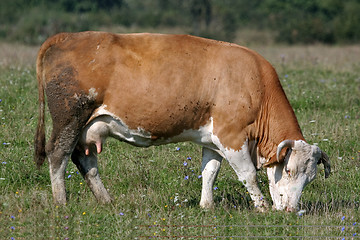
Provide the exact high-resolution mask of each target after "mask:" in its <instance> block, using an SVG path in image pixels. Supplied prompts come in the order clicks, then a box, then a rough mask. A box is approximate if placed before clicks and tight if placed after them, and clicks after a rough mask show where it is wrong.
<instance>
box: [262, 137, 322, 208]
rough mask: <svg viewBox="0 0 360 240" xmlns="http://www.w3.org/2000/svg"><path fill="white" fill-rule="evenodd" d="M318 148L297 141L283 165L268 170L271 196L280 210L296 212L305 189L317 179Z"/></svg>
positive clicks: (319, 154) (319, 153) (319, 152)
mask: <svg viewBox="0 0 360 240" xmlns="http://www.w3.org/2000/svg"><path fill="white" fill-rule="evenodd" d="M320 156H321V151H320V149H319V148H318V147H316V146H312V145H310V144H307V143H306V142H304V141H295V145H294V148H293V149H292V150H291V151H289V152H288V154H287V156H286V157H285V160H284V162H283V163H281V164H278V165H276V166H274V167H272V168H268V169H267V174H268V178H269V187H270V194H271V197H272V199H273V202H274V207H275V208H276V209H278V210H283V209H285V210H292V211H293V210H296V208H297V204H298V202H299V200H300V197H301V194H302V191H303V189H304V187H305V186H306V185H307V184H308V183H310V182H311V181H312V180H314V179H315V177H316V171H317V161H318V159H319V158H320Z"/></svg>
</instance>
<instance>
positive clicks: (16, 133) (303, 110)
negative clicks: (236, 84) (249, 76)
mask: <svg viewBox="0 0 360 240" xmlns="http://www.w3.org/2000/svg"><path fill="white" fill-rule="evenodd" d="M254 48H255V49H256V50H258V51H259V52H260V53H261V54H263V55H264V56H265V57H266V58H267V59H268V60H269V61H270V62H271V63H273V65H274V66H275V67H276V69H277V71H278V73H279V76H280V79H281V83H282V85H283V87H284V89H285V91H286V93H287V96H288V98H289V100H290V102H291V104H292V106H293V107H294V110H295V113H296V115H297V117H298V120H299V123H300V125H301V127H302V130H303V133H304V135H305V138H306V139H307V141H309V142H310V143H316V144H318V145H319V147H320V148H321V149H322V150H324V151H325V152H326V153H327V154H328V155H329V157H330V159H331V163H332V175H331V176H330V178H328V179H326V180H325V179H324V171H323V167H322V166H321V167H320V168H319V174H318V176H317V178H316V180H315V181H314V182H312V183H311V184H310V185H309V186H307V187H306V188H305V190H304V193H303V195H302V198H301V202H300V208H301V209H303V210H306V213H304V214H301V216H299V215H298V214H293V213H291V214H289V213H284V212H278V211H269V212H267V213H257V212H256V211H255V209H254V208H253V206H252V203H251V202H250V197H249V196H248V194H247V193H246V189H245V188H244V187H243V186H242V185H241V184H240V183H239V182H238V181H237V180H236V177H235V174H234V172H233V170H232V169H231V168H230V167H229V165H228V163H227V162H224V164H223V166H222V169H221V171H220V174H219V176H218V179H217V182H216V184H215V185H216V187H217V190H215V201H216V208H215V209H214V210H209V211H205V210H202V209H200V208H199V207H198V203H199V201H200V191H201V178H199V175H200V174H201V173H200V163H201V149H200V147H199V146H197V145H194V144H190V143H179V144H172V145H166V146H159V147H150V148H146V149H144V148H135V147H132V146H129V145H127V144H124V143H120V142H117V141H115V140H109V141H108V143H107V144H106V146H105V148H104V152H103V153H102V154H101V155H100V156H99V158H100V159H99V165H100V173H101V176H102V179H103V182H104V184H105V186H106V187H107V188H109V190H110V193H111V194H112V196H113V197H114V199H115V201H114V203H113V204H111V205H100V204H98V203H97V202H96V201H95V199H94V197H93V196H92V194H91V192H90V190H89V189H88V188H87V187H86V186H85V185H86V184H85V182H84V180H83V179H82V177H81V176H80V175H79V174H78V173H77V169H76V168H75V166H74V165H73V164H72V163H69V165H68V168H67V173H66V185H67V191H68V199H69V202H68V204H67V205H66V206H63V207H59V206H56V205H54V204H53V203H52V196H51V186H50V179H49V174H48V165H47V164H45V166H43V168H42V169H41V170H40V171H37V170H36V168H35V165H34V164H33V162H32V157H33V135H34V130H35V126H36V120H37V84H36V79H35V69H34V60H35V56H36V51H37V48H29V47H25V46H18V45H16V46H15V45H12V44H0V49H3V51H0V59H2V61H0V86H1V88H0V99H1V101H0V128H1V130H0V239H11V238H14V239H134V238H137V239H145V238H149V237H150V236H152V237H159V238H160V237H161V238H167V237H168V236H177V237H174V238H178V239H180V238H184V239H197V238H200V237H202V238H209V239H214V238H217V239H230V238H231V236H232V238H241V239H246V238H247V237H248V238H250V237H252V238H256V237H255V236H266V237H267V238H270V239H272V238H291V237H294V238H295V237H303V238H304V239H307V238H306V237H309V236H318V237H317V238H322V239H327V238H326V236H337V237H339V238H338V239H343V238H344V237H346V239H351V238H356V237H358V235H355V236H354V234H355V233H356V234H357V233H360V229H359V228H360V227H359V225H358V222H359V221H360V210H359V205H360V196H359V192H360V171H359V169H360V111H359V109H360V59H359V57H358V56H359V53H360V46H344V47H340V46H334V47H330V46H309V47H305V46H302V47H301V46H296V47H283V46H274V47H257V46H254ZM47 119H48V121H47V127H48V130H47V135H49V133H50V130H51V129H50V124H51V123H50V121H49V117H48V118H47ZM178 148H179V149H178ZM190 158H191V159H190ZM184 163H186V164H184ZM259 179H260V180H261V183H260V187H261V189H262V191H263V192H264V193H265V195H266V197H267V198H268V200H269V201H270V196H269V192H268V185H267V179H266V175H265V171H264V170H261V171H259ZM257 238H259V237H257Z"/></svg>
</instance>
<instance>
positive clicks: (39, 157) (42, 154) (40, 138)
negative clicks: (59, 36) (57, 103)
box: [34, 47, 46, 168]
mask: <svg viewBox="0 0 360 240" xmlns="http://www.w3.org/2000/svg"><path fill="white" fill-rule="evenodd" d="M44 53H45V50H44V48H43V47H41V48H40V51H39V54H38V58H37V60H36V77H37V81H38V91H39V119H38V124H37V128H36V133H35V141H34V147H35V156H34V161H35V164H36V166H37V167H38V168H40V166H41V165H42V164H43V163H44V161H45V158H46V151H45V142H46V140H45V93H44V79H43V77H44V76H43V57H44Z"/></svg>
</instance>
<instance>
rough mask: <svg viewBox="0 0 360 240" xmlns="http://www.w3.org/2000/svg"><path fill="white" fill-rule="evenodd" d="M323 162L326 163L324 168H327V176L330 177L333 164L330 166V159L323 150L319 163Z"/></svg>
mask: <svg viewBox="0 0 360 240" xmlns="http://www.w3.org/2000/svg"><path fill="white" fill-rule="evenodd" d="M320 163H323V164H324V170H325V178H328V177H329V176H330V173H331V166H330V160H329V157H328V155H327V154H326V153H324V152H323V151H321V158H320V159H319V161H318V164H320Z"/></svg>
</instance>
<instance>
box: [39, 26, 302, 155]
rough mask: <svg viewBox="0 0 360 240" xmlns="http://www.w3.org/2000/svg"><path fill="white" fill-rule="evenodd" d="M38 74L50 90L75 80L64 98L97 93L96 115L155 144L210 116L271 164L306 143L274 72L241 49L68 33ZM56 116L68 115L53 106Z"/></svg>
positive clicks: (223, 135)
mask: <svg viewBox="0 0 360 240" xmlns="http://www.w3.org/2000/svg"><path fill="white" fill-rule="evenodd" d="M40 65H41V66H40ZM38 69H39V70H40V73H38V74H40V78H41V79H42V81H44V83H45V86H48V84H49V83H50V82H51V80H52V79H56V78H57V76H64V75H66V74H72V77H71V78H68V80H69V81H72V82H66V83H64V84H63V85H62V86H61V87H62V88H64V89H67V88H69V89H70V90H64V92H65V93H71V94H73V93H74V94H73V95H76V94H80V95H82V96H83V95H84V93H89V91H90V89H92V88H93V89H95V92H96V94H97V95H96V98H95V99H94V101H95V104H93V105H89V106H93V107H92V108H91V109H92V110H91V111H96V108H97V107H99V106H100V105H106V110H108V111H110V112H111V113H113V114H114V115H116V116H117V117H119V118H120V119H121V120H122V121H123V122H124V123H125V124H126V125H127V126H128V127H129V128H132V129H137V128H139V127H140V128H142V129H143V130H145V131H147V132H149V133H151V135H152V139H154V140H155V139H157V138H168V137H172V136H175V135H178V134H180V133H181V132H183V131H184V130H186V129H198V128H199V127H200V126H203V125H205V124H206V123H207V122H209V120H210V118H211V117H212V119H213V127H214V128H213V133H214V135H216V136H217V137H218V138H219V140H220V142H221V144H222V145H223V146H224V147H225V148H231V149H233V150H239V149H240V148H241V147H242V146H243V144H244V142H245V141H246V139H249V140H256V141H257V142H258V147H259V154H260V155H261V156H263V157H265V158H266V159H267V160H268V159H270V158H272V160H274V158H273V157H274V156H275V155H276V154H275V153H276V147H277V145H278V144H279V143H280V142H281V141H283V140H285V139H293V140H299V139H303V136H302V134H301V131H300V128H299V126H298V123H297V120H296V117H295V115H294V112H293V110H292V108H291V106H290V104H289V102H288V100H287V98H286V96H285V94H284V91H283V89H282V87H281V85H280V83H279V80H278V77H277V74H276V72H275V70H274V69H273V67H272V66H271V65H270V64H269V63H268V62H267V61H266V60H265V59H264V58H263V57H261V56H260V55H259V54H257V53H255V52H253V51H251V50H249V49H247V48H244V47H240V46H238V45H236V44H231V43H227V42H220V41H214V40H209V39H203V38H199V37H193V36H187V35H162V34H118V35H116V34H110V33H102V32H83V33H74V34H71V33H62V34H58V35H56V36H54V37H52V38H50V39H49V40H47V41H46V42H45V43H44V44H43V46H42V48H41V49H40V52H39V58H38ZM65 78H66V77H65ZM40 84H42V83H40ZM57 84H59V83H57ZM60 85H61V84H60ZM48 89H49V88H48ZM47 94H52V93H51V91H49V92H48V90H47ZM69 97H74V96H69ZM53 101H56V99H53ZM52 105H53V106H54V105H56V103H52ZM63 109H66V108H63ZM89 109H90V107H89V108H88V110H89ZM59 111H60V110H59ZM51 114H52V115H54V114H55V115H63V114H66V111H65V112H64V111H62V112H57V110H56V108H55V107H53V109H52V110H51ZM87 115H88V114H86V115H84V116H87Z"/></svg>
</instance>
